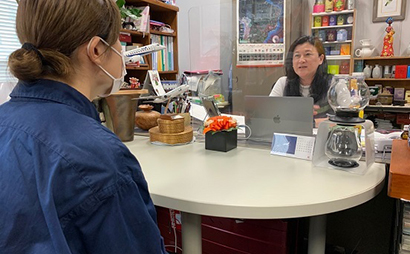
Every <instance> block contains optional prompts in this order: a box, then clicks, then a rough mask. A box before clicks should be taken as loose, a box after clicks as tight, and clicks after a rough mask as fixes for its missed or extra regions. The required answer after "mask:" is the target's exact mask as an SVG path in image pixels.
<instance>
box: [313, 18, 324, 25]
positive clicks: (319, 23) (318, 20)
mask: <svg viewBox="0 0 410 254" xmlns="http://www.w3.org/2000/svg"><path fill="white" fill-rule="evenodd" d="M320 26H322V17H321V16H316V17H315V20H314V27H320Z"/></svg>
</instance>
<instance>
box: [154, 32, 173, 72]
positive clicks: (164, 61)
mask: <svg viewBox="0 0 410 254" xmlns="http://www.w3.org/2000/svg"><path fill="white" fill-rule="evenodd" d="M151 43H159V44H161V45H163V46H165V49H164V50H161V51H159V52H155V53H153V54H152V69H153V70H158V71H172V70H174V38H173V37H171V36H165V35H155V34H151Z"/></svg>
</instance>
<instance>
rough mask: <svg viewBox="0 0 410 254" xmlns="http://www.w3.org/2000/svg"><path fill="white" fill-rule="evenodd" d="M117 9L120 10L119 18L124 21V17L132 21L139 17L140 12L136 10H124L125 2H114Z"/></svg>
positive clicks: (118, 0) (121, 0)
mask: <svg viewBox="0 0 410 254" xmlns="http://www.w3.org/2000/svg"><path fill="white" fill-rule="evenodd" d="M116 3H117V6H118V8H119V9H120V13H121V18H123V19H125V18H126V17H130V18H132V19H137V18H139V17H141V12H142V10H140V9H138V8H132V7H129V8H125V7H124V5H125V0H117V1H116Z"/></svg>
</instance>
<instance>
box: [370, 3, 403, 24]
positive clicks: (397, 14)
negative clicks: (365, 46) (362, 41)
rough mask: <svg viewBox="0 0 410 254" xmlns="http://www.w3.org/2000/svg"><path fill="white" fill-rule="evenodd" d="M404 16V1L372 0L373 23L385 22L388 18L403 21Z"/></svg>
mask: <svg viewBox="0 0 410 254" xmlns="http://www.w3.org/2000/svg"><path fill="white" fill-rule="evenodd" d="M405 15H406V0H373V23H376V22H385V21H386V19H387V18H388V17H392V18H393V20H394V21H398V20H404V19H405Z"/></svg>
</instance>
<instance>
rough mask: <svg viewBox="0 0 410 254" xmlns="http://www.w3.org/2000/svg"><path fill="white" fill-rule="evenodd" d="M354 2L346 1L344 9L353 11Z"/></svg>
mask: <svg viewBox="0 0 410 254" xmlns="http://www.w3.org/2000/svg"><path fill="white" fill-rule="evenodd" d="M354 1H355V0H347V2H346V9H348V10H353V9H354Z"/></svg>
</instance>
